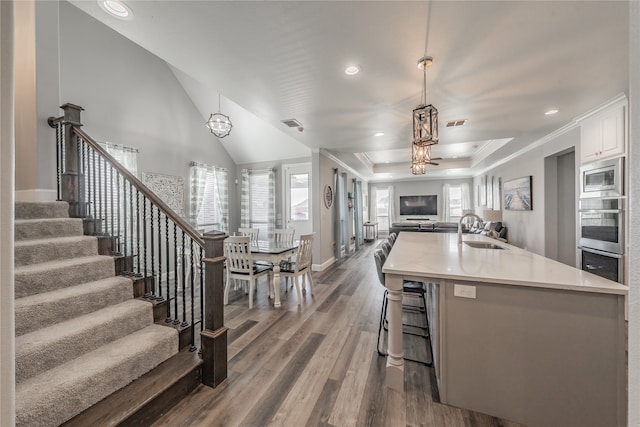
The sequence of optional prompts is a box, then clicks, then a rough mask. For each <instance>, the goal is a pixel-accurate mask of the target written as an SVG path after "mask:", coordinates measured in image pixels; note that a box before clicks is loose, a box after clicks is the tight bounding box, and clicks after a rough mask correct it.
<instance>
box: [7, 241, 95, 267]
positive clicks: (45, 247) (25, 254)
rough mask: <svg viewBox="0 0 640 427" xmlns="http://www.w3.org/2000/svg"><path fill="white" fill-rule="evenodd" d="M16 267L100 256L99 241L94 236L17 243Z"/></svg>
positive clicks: (15, 246) (15, 245)
mask: <svg viewBox="0 0 640 427" xmlns="http://www.w3.org/2000/svg"><path fill="white" fill-rule="evenodd" d="M14 252H15V253H14V256H15V266H16V267H21V266H23V265H30V264H38V263H42V262H49V261H55V260H60V259H69V258H76V257H83V256H90V255H97V254H98V240H97V239H96V238H95V237H92V236H71V237H56V238H52V239H34V240H24V241H21V242H15V244H14Z"/></svg>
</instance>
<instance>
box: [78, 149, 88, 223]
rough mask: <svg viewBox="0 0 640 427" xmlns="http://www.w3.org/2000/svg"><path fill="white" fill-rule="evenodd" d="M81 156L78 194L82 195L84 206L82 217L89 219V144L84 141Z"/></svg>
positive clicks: (82, 206)
mask: <svg viewBox="0 0 640 427" xmlns="http://www.w3.org/2000/svg"><path fill="white" fill-rule="evenodd" d="M80 154H81V157H82V160H81V162H82V163H80V165H78V178H79V179H78V182H79V184H80V185H79V188H78V192H79V193H82V201H83V203H82V205H80V216H81V217H82V218H86V217H87V202H86V200H87V197H88V194H87V173H86V171H87V168H86V167H85V165H86V161H87V160H86V154H87V143H86V141H82V146H81V147H80Z"/></svg>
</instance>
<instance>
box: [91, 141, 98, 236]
mask: <svg viewBox="0 0 640 427" xmlns="http://www.w3.org/2000/svg"><path fill="white" fill-rule="evenodd" d="M91 175H93V178H92V179H91V184H92V186H93V191H92V192H91V193H92V194H91V204H92V205H93V206H92V207H93V221H94V234H95V232H96V231H97V230H96V228H95V227H96V223H95V221H96V218H97V217H98V210H97V209H98V202H97V198H96V196H97V194H98V193H97V192H96V179H97V178H96V177H97V175H96V150H94V149H91Z"/></svg>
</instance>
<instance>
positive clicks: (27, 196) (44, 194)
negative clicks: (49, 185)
mask: <svg viewBox="0 0 640 427" xmlns="http://www.w3.org/2000/svg"><path fill="white" fill-rule="evenodd" d="M57 197H58V193H57V191H56V190H44V189H34V190H16V191H15V199H16V202H55V200H56V199H57Z"/></svg>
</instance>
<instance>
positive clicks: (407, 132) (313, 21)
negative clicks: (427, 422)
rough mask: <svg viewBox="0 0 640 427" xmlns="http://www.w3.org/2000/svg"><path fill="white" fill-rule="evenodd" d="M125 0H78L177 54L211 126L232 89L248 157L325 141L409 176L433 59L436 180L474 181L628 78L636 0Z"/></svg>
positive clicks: (165, 53) (232, 148)
mask: <svg viewBox="0 0 640 427" xmlns="http://www.w3.org/2000/svg"><path fill="white" fill-rule="evenodd" d="M124 2H125V3H126V4H127V5H128V6H129V7H130V8H131V9H132V11H133V19H129V20H121V19H118V18H115V17H113V16H110V15H108V14H107V13H106V12H105V11H104V10H103V9H102V8H100V7H99V5H98V3H97V2H96V1H79V0H72V1H71V3H72V4H74V5H75V6H77V7H78V8H80V9H82V10H84V11H85V12H86V13H88V14H90V15H91V16H93V17H94V18H96V19H98V20H99V21H101V22H103V23H105V24H106V25H108V26H110V27H112V28H113V29H114V30H116V31H118V32H119V33H121V34H122V35H124V36H125V37H127V38H129V39H131V40H132V41H134V42H135V43H137V44H139V45H140V46H142V47H143V48H145V49H147V50H149V51H150V52H152V53H153V54H155V55H157V56H158V57H160V58H162V59H163V60H165V61H166V62H167V63H168V64H169V65H170V66H171V67H172V69H173V70H174V73H175V74H176V76H177V78H178V79H179V80H180V82H181V83H182V84H183V86H184V87H185V90H186V91H187V93H188V94H189V95H190V96H191V98H192V99H193V101H194V104H195V105H196V107H197V108H198V109H199V110H200V113H201V114H202V120H203V122H204V121H205V120H206V119H207V118H208V116H209V114H210V113H212V112H216V111H217V110H218V93H220V94H221V96H222V100H221V110H222V112H224V113H225V114H228V115H229V116H230V117H231V119H232V121H233V122H234V131H233V132H232V134H231V135H230V136H229V137H227V138H224V139H223V140H221V142H222V143H223V145H224V146H225V147H226V148H227V150H228V151H229V153H230V155H231V156H232V158H233V159H234V161H235V162H236V163H238V164H244V163H252V162H259V161H264V160H267V159H286V158H296V157H304V156H308V155H309V153H310V152H311V151H312V150H326V151H327V152H329V153H331V154H333V155H334V156H335V157H337V158H339V159H341V160H342V161H343V162H344V163H345V164H346V165H348V166H350V167H351V168H353V169H354V170H355V171H357V172H358V173H359V174H360V175H361V176H362V177H363V178H365V179H369V180H373V181H375V180H394V179H404V178H408V177H411V174H410V172H409V158H410V141H411V126H412V116H411V111H412V109H413V108H415V107H416V106H417V105H418V104H419V103H420V101H421V94H422V81H423V75H422V71H421V70H419V69H418V68H417V66H416V63H417V60H418V59H419V58H420V57H422V56H424V55H425V54H427V55H429V56H432V57H433V60H434V62H433V65H432V66H431V67H429V68H428V69H427V74H426V76H427V102H428V103H432V104H433V105H435V106H436V107H437V108H438V110H439V112H440V143H439V145H437V146H435V147H434V149H433V155H434V156H437V157H443V158H444V160H443V161H442V162H441V165H440V166H437V167H433V168H431V169H429V171H428V172H427V174H428V176H430V177H442V176H471V175H472V174H474V173H476V172H477V171H479V170H481V169H482V168H484V167H487V166H489V165H490V164H492V163H493V162H495V161H496V160H498V159H500V158H502V157H505V156H507V155H510V154H513V153H515V152H517V151H518V150H520V149H522V148H524V147H526V146H527V145H528V144H531V143H532V142H534V141H536V140H538V139H539V138H541V137H543V136H545V135H547V134H549V133H550V132H553V131H554V130H556V129H558V128H560V127H562V126H564V125H566V124H567V123H570V122H571V121H572V120H573V119H574V118H575V117H577V116H579V115H580V114H582V113H584V112H586V111H588V110H590V109H592V108H594V107H596V106H598V105H599V104H601V103H603V102H605V101H607V100H609V99H611V98H613V97H615V96H617V95H618V94H620V93H623V92H626V91H627V89H628V69H629V64H628V39H629V37H628V28H629V22H628V21H629V18H628V10H629V4H628V2H626V1H570V2H569V1H496V2H491V1H432V2H421V1H407V2H404V1H372V2H368V1H260V2H253V1H153V0H148V1H129V0H124ZM349 65H358V66H359V67H360V72H359V73H358V74H356V75H354V76H348V75H346V74H345V72H344V70H345V68H346V67H347V66H349ZM550 109H557V110H558V113H557V114H553V115H545V112H546V111H548V110H550ZM291 118H295V119H297V120H298V121H299V122H300V123H302V126H303V128H304V130H303V131H302V132H300V131H299V130H298V129H297V128H295V127H294V128H289V127H287V126H286V125H284V124H283V123H282V120H285V119H291ZM459 119H466V120H467V123H466V124H465V125H464V126H461V127H450V128H449V127H446V126H445V123H446V122H447V121H450V120H459ZM205 131H207V130H206V128H203V132H205ZM377 132H383V133H384V135H383V136H374V134H375V133H377Z"/></svg>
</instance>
